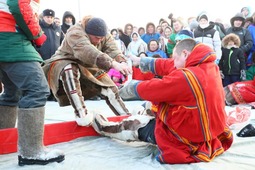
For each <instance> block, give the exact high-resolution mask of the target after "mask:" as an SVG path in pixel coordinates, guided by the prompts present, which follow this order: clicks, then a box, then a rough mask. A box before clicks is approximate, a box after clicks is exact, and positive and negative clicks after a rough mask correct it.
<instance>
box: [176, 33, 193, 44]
mask: <svg viewBox="0 0 255 170" xmlns="http://www.w3.org/2000/svg"><path fill="white" fill-rule="evenodd" d="M187 38H194V35H193V32H191V31H189V30H181V31H180V32H179V33H178V34H176V37H175V41H181V40H184V39H187Z"/></svg>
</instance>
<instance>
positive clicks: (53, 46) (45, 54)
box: [37, 9, 61, 60]
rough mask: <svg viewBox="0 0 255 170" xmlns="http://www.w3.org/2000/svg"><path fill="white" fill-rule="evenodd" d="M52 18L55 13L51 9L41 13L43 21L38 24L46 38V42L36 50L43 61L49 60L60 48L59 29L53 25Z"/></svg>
mask: <svg viewBox="0 0 255 170" xmlns="http://www.w3.org/2000/svg"><path fill="white" fill-rule="evenodd" d="M54 17H55V12H54V11H53V10H52V9H45V10H44V11H43V20H42V21H41V22H40V26H41V28H42V30H43V32H44V34H45V35H46V36H47V40H46V42H45V43H44V44H43V45H42V46H41V47H40V48H37V51H38V52H39V54H40V55H41V57H42V58H43V60H47V59H49V58H51V56H52V55H53V54H55V52H56V50H57V49H58V47H59V46H60V39H61V28H60V27H59V26H57V25H56V24H55V23H54Z"/></svg>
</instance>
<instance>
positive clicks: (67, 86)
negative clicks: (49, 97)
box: [44, 16, 131, 126]
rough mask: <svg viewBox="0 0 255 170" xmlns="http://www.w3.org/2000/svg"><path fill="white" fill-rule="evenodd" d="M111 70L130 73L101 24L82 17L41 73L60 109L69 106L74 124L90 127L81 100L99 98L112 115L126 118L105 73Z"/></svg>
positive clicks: (98, 21)
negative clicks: (100, 97) (45, 78)
mask: <svg viewBox="0 0 255 170" xmlns="http://www.w3.org/2000/svg"><path fill="white" fill-rule="evenodd" d="M110 68H114V69H116V70H118V71H120V72H121V73H122V74H124V75H127V74H130V73H131V69H130V67H128V65H127V63H126V59H125V57H124V56H123V54H122V53H121V51H120V50H119V49H118V47H117V45H116V44H115V41H114V39H113V37H112V36H111V35H110V34H109V33H108V32H107V26H106V23H105V21H104V20H102V19H101V18H96V17H92V16H85V17H84V18H83V20H82V21H81V24H76V25H74V26H72V27H70V28H69V29H68V31H67V33H66V36H65V39H64V40H63V42H62V45H61V47H60V48H59V49H58V50H57V51H56V53H55V55H53V57H52V58H51V59H49V60H46V65H45V66H44V71H45V74H46V77H47V78H48V84H49V86H50V88H51V90H52V92H53V94H54V96H55V97H56V99H57V101H58V102H59V105H60V106H67V105H70V104H71V105H72V106H73V108H74V112H75V115H76V122H77V123H78V124H79V125H81V126H87V125H90V124H91V122H92V119H93V114H92V113H91V112H88V111H87V109H86V106H85V103H84V99H85V100H86V99H89V98H91V97H94V96H96V95H99V94H101V95H102V96H103V97H104V98H105V100H106V102H107V104H108V105H109V107H110V108H111V109H112V111H113V112H114V113H115V114H116V115H125V114H128V110H127V108H126V107H125V105H124V103H123V101H122V99H121V98H120V97H119V94H118V88H117V87H116V85H115V84H114V82H113V81H112V80H111V78H110V77H109V76H108V74H107V71H108V70H110Z"/></svg>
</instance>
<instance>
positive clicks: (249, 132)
mask: <svg viewBox="0 0 255 170" xmlns="http://www.w3.org/2000/svg"><path fill="white" fill-rule="evenodd" d="M236 135H237V136H239V137H252V136H255V128H254V127H253V126H252V124H248V125H246V126H245V127H244V128H243V129H241V130H240V132H238V133H237V134H236Z"/></svg>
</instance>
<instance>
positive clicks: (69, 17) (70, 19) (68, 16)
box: [60, 11, 75, 42]
mask: <svg viewBox="0 0 255 170" xmlns="http://www.w3.org/2000/svg"><path fill="white" fill-rule="evenodd" d="M74 24H75V17H74V15H73V13H72V12H70V11H66V12H65V13H64V15H63V18H62V25H61V30H62V37H61V38H62V39H61V40H60V41H61V42H62V41H63V38H64V37H65V35H66V32H67V30H68V29H69V28H70V27H71V26H72V25H74Z"/></svg>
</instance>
